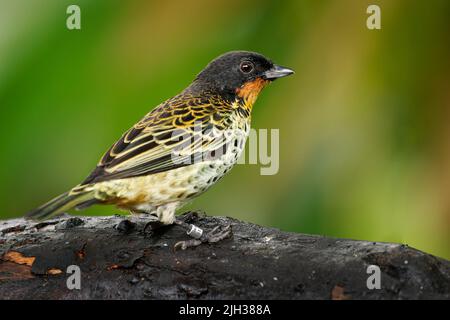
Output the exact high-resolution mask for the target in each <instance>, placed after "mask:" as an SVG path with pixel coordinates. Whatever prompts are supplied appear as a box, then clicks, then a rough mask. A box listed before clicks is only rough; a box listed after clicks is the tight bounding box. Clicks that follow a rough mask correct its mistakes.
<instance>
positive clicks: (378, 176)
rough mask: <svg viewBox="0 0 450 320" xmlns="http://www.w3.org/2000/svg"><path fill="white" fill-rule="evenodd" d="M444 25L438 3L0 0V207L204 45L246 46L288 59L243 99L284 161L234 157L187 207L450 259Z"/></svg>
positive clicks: (32, 188) (57, 176) (158, 88)
mask: <svg viewBox="0 0 450 320" xmlns="http://www.w3.org/2000/svg"><path fill="white" fill-rule="evenodd" d="M69 4H78V5H79V6H80V7H81V12H82V16H81V18H82V30H80V31H69V30H67V29H66V27H65V21H66V17H67V15H66V8H67V6H68V5H69ZM369 4H378V5H380V6H381V8H382V30H380V31H370V30H368V29H367V28H366V26H365V21H366V18H367V14H366V8H367V6H368V5H369ZM449 35H450V1H447V0H430V1H421V0H414V1H412V0H397V1H387V0H386V1H380V0H376V1H364V0H334V1H331V0H330V1H324V0H321V1H317V0H310V1H262V0H258V1H257V0H255V1H242V0H239V1H237V0H216V1H207V0H202V1H72V0H71V1H65V0H40V1H24V0H18V1H5V0H0V136H1V139H0V141H1V142H0V143H1V145H0V150H1V158H0V179H1V180H0V182H1V183H0V204H1V212H0V218H10V217H19V216H21V215H22V214H23V213H24V212H26V211H27V210H29V209H32V208H33V207H35V206H38V205H40V204H41V203H43V202H45V201H47V200H48V199H49V198H51V197H53V196H56V195H57V194H59V193H62V192H63V191H66V190H67V189H69V188H70V187H72V186H74V185H76V184H77V183H78V182H80V181H81V180H82V179H84V178H85V176H86V175H87V174H88V173H89V171H90V170H91V169H92V168H93V167H94V165H95V164H96V162H97V161H98V159H99V157H100V156H101V155H102V153H103V152H104V151H105V150H106V149H107V148H108V147H109V145H110V144H111V143H112V142H114V141H115V139H117V138H118V137H119V136H120V135H121V134H122V132H123V131H125V130H126V129H127V128H129V127H130V126H131V125H133V124H134V123H135V122H136V121H137V120H138V119H140V117H141V116H143V115H144V114H145V113H147V112H148V111H149V110H150V109H152V108H153V107H154V106H156V105H157V104H159V103H160V102H161V101H163V100H165V99H167V98H169V97H171V96H173V95H174V94H176V93H178V92H179V91H180V90H182V89H183V88H184V87H185V86H186V85H187V84H189V82H190V81H191V80H192V79H193V77H194V76H195V75H196V73H197V72H199V71H200V70H201V69H202V68H203V67H204V66H205V65H206V63H207V62H209V61H210V60H211V59H212V58H214V57H215V56H217V55H219V54H221V53H223V52H226V51H229V50H236V49H242V50H254V51H258V52H261V53H263V54H265V55H267V56H268V57H270V58H272V59H273V60H274V61H276V62H278V63H279V64H282V65H285V66H289V67H291V68H293V69H294V70H295V71H296V74H295V75H294V76H293V77H290V78H288V79H283V80H280V81H277V82H275V83H274V84H272V85H271V86H270V87H269V88H267V89H266V90H265V91H264V92H263V94H262V96H261V97H260V98H259V100H258V102H257V104H256V106H255V108H254V116H253V127H254V128H279V129H280V140H281V146H280V170H279V173H278V174H277V175H274V176H261V175H260V174H259V166H257V165H239V166H237V167H236V168H235V169H234V170H233V171H232V172H231V173H230V174H229V175H228V176H227V177H226V178H224V179H223V180H222V181H221V182H220V183H219V184H218V185H217V186H215V187H214V188H212V189H211V190H210V191H209V192H207V193H206V194H204V195H203V196H201V197H200V198H198V199H197V200H195V201H194V202H193V203H192V204H190V205H189V207H190V208H201V209H204V210H206V211H207V212H208V213H209V214H211V215H229V216H233V217H236V218H239V219H244V220H247V221H251V222H255V223H258V224H263V225H268V226H274V227H279V228H281V229H283V230H290V231H297V232H305V233H315V234H323V235H328V236H335V237H347V238H357V239H367V240H372V241H396V242H402V243H407V244H409V245H412V246H414V247H417V248H419V249H421V250H425V251H428V252H431V253H433V254H437V255H439V256H443V257H446V258H450V232H449V231H450V143H449V137H450V125H449V116H450V77H449V74H450V59H449V57H450V41H449V40H450V37H449ZM115 212H116V210H115V209H113V208H111V207H96V208H92V209H89V210H87V211H86V212H85V213H86V214H89V215H93V214H111V213H115Z"/></svg>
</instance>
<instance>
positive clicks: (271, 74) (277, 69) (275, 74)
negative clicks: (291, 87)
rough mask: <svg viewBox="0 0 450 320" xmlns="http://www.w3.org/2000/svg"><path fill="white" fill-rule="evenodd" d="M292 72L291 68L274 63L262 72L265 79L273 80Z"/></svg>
mask: <svg viewBox="0 0 450 320" xmlns="http://www.w3.org/2000/svg"><path fill="white" fill-rule="evenodd" d="M293 73H294V70H291V69H289V68H285V67H281V66H277V65H276V64H274V65H273V67H272V68H271V69H269V70H267V71H266V72H264V74H263V78H264V79H266V80H275V79H278V78H283V77H287V76H289V75H291V74H293Z"/></svg>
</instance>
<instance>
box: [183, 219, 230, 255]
mask: <svg viewBox="0 0 450 320" xmlns="http://www.w3.org/2000/svg"><path fill="white" fill-rule="evenodd" d="M218 230H219V226H217V227H215V228H214V229H212V230H211V231H210V232H208V233H207V234H204V235H202V236H201V237H200V238H199V239H190V240H184V241H178V242H177V243H175V245H174V250H177V249H181V250H186V249H187V248H193V247H198V246H199V245H201V244H202V243H216V242H219V241H222V240H224V239H226V238H228V237H229V236H231V234H232V228H231V224H229V225H227V226H226V227H225V228H223V229H222V230H219V231H218Z"/></svg>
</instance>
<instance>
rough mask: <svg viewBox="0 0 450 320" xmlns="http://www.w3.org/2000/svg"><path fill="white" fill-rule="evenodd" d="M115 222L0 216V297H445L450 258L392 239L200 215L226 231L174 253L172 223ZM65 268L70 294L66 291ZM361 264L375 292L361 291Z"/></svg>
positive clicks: (181, 236)
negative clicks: (75, 280) (76, 272)
mask: <svg viewBox="0 0 450 320" xmlns="http://www.w3.org/2000/svg"><path fill="white" fill-rule="evenodd" d="M183 218H184V219H192V217H188V216H183ZM124 219H125V218H124V217H120V216H111V217H68V216H66V217H62V218H58V219H55V220H50V221H46V222H43V223H36V222H33V221H27V220H23V219H13V220H5V221H0V299H450V262H449V261H446V260H444V259H441V258H437V257H434V256H432V255H429V254H426V253H424V252H421V251H418V250H415V249H413V248H410V247H408V246H405V245H401V244H394V243H378V242H377V243H375V242H368V241H356V240H348V239H335V238H327V237H321V236H314V235H305V234H298V233H289V232H283V231H280V230H277V229H272V228H266V227H261V226H257V225H254V224H250V223H245V222H240V221H237V220H235V219H231V218H225V217H201V218H197V219H194V220H196V221H193V222H194V223H195V224H197V225H198V226H200V227H202V228H204V229H205V230H210V229H212V228H213V227H215V226H217V225H220V226H222V227H224V226H226V225H227V224H230V223H231V224H232V227H233V235H232V236H231V237H230V238H229V239H226V240H223V241H221V242H219V243H215V244H202V245H201V246H199V247H196V248H189V249H187V250H184V251H183V250H176V251H175V250H174V249H173V247H174V244H175V243H176V242H178V241H180V240H187V239H189V237H188V236H187V235H186V234H185V231H184V230H183V229H182V228H180V227H178V226H169V227H163V228H159V229H155V230H152V229H151V228H146V229H144V226H145V222H142V223H141V222H139V221H138V222H130V221H128V220H124ZM70 265H75V266H78V267H79V268H80V270H81V288H80V289H79V290H78V289H72V290H70V289H69V288H68V287H67V280H68V278H69V277H70V276H71V275H72V274H70V273H67V268H68V267H69V266H70ZM370 265H376V266H378V267H379V268H380V270H381V273H380V284H381V289H372V290H370V289H368V287H367V279H368V278H369V277H370V276H371V275H372V274H368V273H367V268H368V266H370Z"/></svg>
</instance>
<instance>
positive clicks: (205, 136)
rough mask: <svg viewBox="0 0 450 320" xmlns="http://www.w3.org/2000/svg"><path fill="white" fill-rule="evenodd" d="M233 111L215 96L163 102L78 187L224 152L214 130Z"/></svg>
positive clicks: (161, 169) (216, 130)
mask: <svg viewBox="0 0 450 320" xmlns="http://www.w3.org/2000/svg"><path fill="white" fill-rule="evenodd" d="M231 109H232V106H231V104H229V103H226V102H224V101H223V100H221V99H219V98H213V97H208V98H196V97H191V96H186V95H182V96H177V97H175V98H172V99H170V100H168V101H166V102H164V103H163V104H161V105H160V106H158V107H157V108H156V109H154V110H153V111H152V112H150V113H149V114H147V115H146V116H145V117H144V118H143V119H142V120H141V121H139V122H138V123H137V124H136V125H134V126H133V127H132V128H131V129H130V130H128V131H127V132H126V133H125V134H124V135H123V136H122V137H121V138H120V139H119V140H118V141H117V142H116V143H115V144H114V145H113V146H111V148H110V149H109V150H108V151H107V152H106V153H105V155H104V156H103V157H102V159H101V160H100V162H99V163H98V165H97V167H96V168H95V170H94V171H93V172H92V173H91V174H90V175H89V176H88V177H87V178H86V180H85V181H84V182H83V183H82V184H81V186H82V185H86V184H91V183H97V182H102V181H108V180H113V179H124V178H131V177H137V176H143V175H149V174H154V173H158V172H164V171H168V170H172V169H175V168H179V167H183V166H187V165H190V164H193V163H196V162H198V161H202V159H205V155H206V154H213V153H216V152H224V148H226V138H224V137H223V136H222V135H221V134H220V130H218V129H223V128H224V126H226V122H227V118H229V115H230V112H231ZM206 156H207V155H206Z"/></svg>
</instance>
